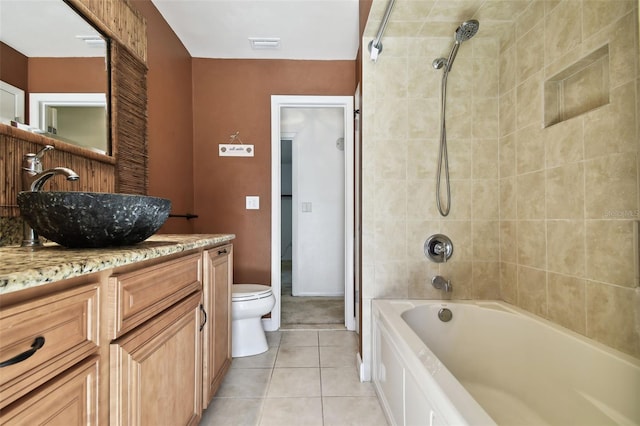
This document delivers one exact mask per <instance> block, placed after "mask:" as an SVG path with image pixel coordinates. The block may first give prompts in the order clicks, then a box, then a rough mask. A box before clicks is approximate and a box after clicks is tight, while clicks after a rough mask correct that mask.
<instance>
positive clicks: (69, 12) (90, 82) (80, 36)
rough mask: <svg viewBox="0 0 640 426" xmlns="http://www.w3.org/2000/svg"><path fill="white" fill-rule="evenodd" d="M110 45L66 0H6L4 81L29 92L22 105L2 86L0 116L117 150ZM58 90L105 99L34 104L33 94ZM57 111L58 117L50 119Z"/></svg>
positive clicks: (1, 50) (1, 38)
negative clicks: (112, 130) (112, 139)
mask: <svg viewBox="0 0 640 426" xmlns="http://www.w3.org/2000/svg"><path fill="white" fill-rule="evenodd" d="M108 51H109V50H108V41H107V39H106V38H105V37H103V36H102V35H101V34H100V32H99V31H98V30H96V29H95V28H94V27H93V26H92V25H90V24H89V23H88V22H87V21H86V20H85V19H84V18H83V17H82V16H80V15H79V14H78V13H77V12H76V11H75V10H74V9H72V8H71V7H70V6H69V5H68V4H66V3H65V2H63V1H62V0H33V1H0V57H1V58H2V61H0V81H2V82H3V83H5V85H8V86H10V87H14V88H17V89H20V90H23V91H24V93H25V99H24V100H23V103H24V111H22V110H21V109H20V108H21V107H19V106H17V107H16V105H17V104H16V95H14V94H12V93H9V92H7V91H5V90H2V91H1V92H0V93H1V94H2V97H1V98H0V104H1V105H0V110H1V111H2V114H1V115H2V117H1V119H0V122H3V123H5V124H9V123H10V122H11V121H14V123H13V125H14V126H16V127H20V128H22V129H25V130H29V131H34V132H36V133H43V134H45V135H46V136H49V137H52V138H55V139H59V140H61V141H64V142H68V143H71V144H75V145H79V146H82V147H85V148H89V149H91V150H93V151H97V152H100V153H105V154H111V153H112V147H111V144H110V143H109V141H110V137H109V133H110V132H109V130H110V126H109V103H108V102H107V101H106V100H107V99H109V67H108V64H109V58H108ZM5 85H3V86H2V87H3V88H4V87H5ZM5 92H6V93H5ZM54 94H65V95H66V96H71V95H72V94H78V95H79V97H83V96H85V94H94V96H97V95H96V94H98V95H101V99H103V100H104V101H103V102H102V103H101V105H99V106H98V110H96V107H97V105H96V104H95V103H92V104H86V103H84V104H83V103H82V102H78V104H77V105H71V104H68V103H67V104H65V102H68V101H69V99H68V98H67V99H66V101H65V102H54V103H52V102H49V104H48V105H47V104H39V103H38V104H36V105H34V104H33V103H34V102H38V100H37V99H36V98H34V96H33V95H37V96H38V97H40V98H42V97H45V98H46V97H48V99H50V100H51V96H52V95H54ZM17 96H19V95H17ZM71 106H73V108H70V107H71ZM85 106H86V107H88V108H91V110H85V109H84V107H85ZM52 107H53V108H58V107H61V108H62V109H57V110H56V112H52V110H51V108H52ZM14 108H15V110H14ZM47 110H48V111H49V112H48V114H43V112H45V111H47ZM34 111H35V112H40V113H38V114H37V115H35V116H34ZM10 115H13V117H11V116H10ZM52 115H53V116H54V117H55V118H54V120H56V121H57V123H52V122H51V121H49V122H47V121H46V120H44V117H46V116H49V117H52ZM87 117H91V120H92V121H91V122H89V121H87ZM61 123H63V124H62V126H63V127H62V128H60V125H61ZM54 129H55V130H54ZM87 132H88V133H87Z"/></svg>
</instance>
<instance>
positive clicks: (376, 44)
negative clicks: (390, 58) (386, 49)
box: [369, 0, 396, 62]
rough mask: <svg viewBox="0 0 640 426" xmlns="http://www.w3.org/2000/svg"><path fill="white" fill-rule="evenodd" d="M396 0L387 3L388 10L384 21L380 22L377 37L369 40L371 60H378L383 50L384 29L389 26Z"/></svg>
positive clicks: (383, 18)
mask: <svg viewBox="0 0 640 426" xmlns="http://www.w3.org/2000/svg"><path fill="white" fill-rule="evenodd" d="M395 2H396V0H389V3H387V10H385V12H384V16H383V17H382V22H381V23H380V27H379V28H378V34H377V35H376V38H374V39H373V40H371V41H370V42H369V53H370V54H371V60H372V61H373V62H376V61H377V60H378V55H379V54H380V52H382V42H381V40H382V35H383V34H384V30H385V29H386V28H387V24H388V23H389V17H390V16H391V10H392V9H393V5H394V4H395Z"/></svg>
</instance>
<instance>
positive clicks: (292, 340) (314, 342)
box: [280, 330, 318, 347]
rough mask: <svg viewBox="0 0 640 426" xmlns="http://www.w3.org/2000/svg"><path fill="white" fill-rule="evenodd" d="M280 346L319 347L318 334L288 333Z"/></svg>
mask: <svg viewBox="0 0 640 426" xmlns="http://www.w3.org/2000/svg"><path fill="white" fill-rule="evenodd" d="M280 346H281V347H283V346H318V332H317V331H306V330H304V331H302V330H301V331H288V332H286V333H283V335H282V340H281V341H280Z"/></svg>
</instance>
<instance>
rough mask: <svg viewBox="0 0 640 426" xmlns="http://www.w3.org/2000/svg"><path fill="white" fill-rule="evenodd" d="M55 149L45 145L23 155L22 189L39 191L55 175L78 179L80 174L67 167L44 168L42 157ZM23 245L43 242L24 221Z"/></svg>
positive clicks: (27, 245)
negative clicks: (35, 151)
mask: <svg viewBox="0 0 640 426" xmlns="http://www.w3.org/2000/svg"><path fill="white" fill-rule="evenodd" d="M52 149H54V148H53V146H51V145H45V147H44V148H42V149H41V150H40V151H38V152H37V153H36V154H33V153H28V154H25V155H24V157H22V190H23V191H32V192H37V191H40V190H42V187H43V186H44V184H45V183H46V182H47V181H48V180H49V179H51V178H52V177H54V176H55V175H63V176H66V177H67V180H69V181H76V180H78V179H80V176H78V174H77V173H76V172H74V171H73V170H71V169H68V168H66V167H54V168H52V169H48V170H44V171H43V170H42V162H41V161H40V159H41V158H42V156H43V155H44V153H45V152H47V151H50V150H52ZM23 222H24V225H23V232H22V244H21V246H22V247H37V246H41V245H42V242H41V241H40V237H38V234H37V233H36V231H34V230H33V228H31V226H29V224H28V223H27V222H26V221H23Z"/></svg>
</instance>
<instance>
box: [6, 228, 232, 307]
mask: <svg viewBox="0 0 640 426" xmlns="http://www.w3.org/2000/svg"><path fill="white" fill-rule="evenodd" d="M234 238H235V235H233V234H184V235H183V234H158V235H154V236H152V237H150V238H149V239H147V240H145V241H143V242H141V243H138V244H135V245H132V246H125V247H111V248H103V249H68V248H65V247H62V246H60V245H58V244H55V243H47V244H45V245H44V247H42V248H39V249H36V250H32V249H28V248H22V247H18V246H8V247H0V295H2V294H4V293H11V292H14V291H18V290H24V289H27V288H31V287H36V286H39V285H43V284H47V283H52V282H54V281H60V280H64V279H67V278H73V277H77V276H80V275H84V274H91V273H94V272H100V271H104V270H106V269H112V268H116V267H118V266H124V265H129V264H132V263H136V262H141V261H144V260H149V259H155V258H158V257H162V256H167V255H170V254H174V253H180V252H183V251H187V250H191V249H195V248H200V247H207V246H212V245H219V244H223V243H225V242H228V241H231V240H233V239H234Z"/></svg>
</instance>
